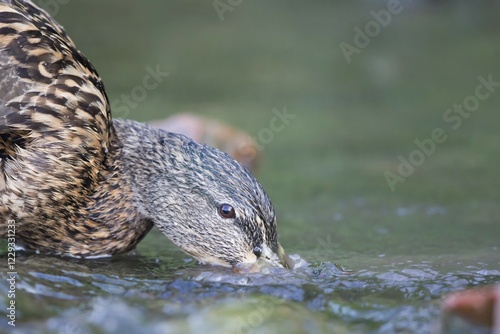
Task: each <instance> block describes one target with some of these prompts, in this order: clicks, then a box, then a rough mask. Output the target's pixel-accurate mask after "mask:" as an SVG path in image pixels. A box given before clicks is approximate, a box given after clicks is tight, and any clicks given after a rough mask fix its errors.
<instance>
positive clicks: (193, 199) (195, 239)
mask: <svg viewBox="0 0 500 334" xmlns="http://www.w3.org/2000/svg"><path fill="white" fill-rule="evenodd" d="M122 122H125V121H122ZM127 123H131V124H129V125H127V127H128V130H130V129H132V130H133V128H134V126H138V124H140V123H135V122H134V124H132V122H129V121H127ZM140 126H141V127H142V126H144V125H142V124H140ZM148 132H149V135H145V132H144V129H143V130H140V131H134V133H136V134H137V136H138V137H137V138H135V135H133V133H132V135H130V134H129V135H128V136H125V137H124V138H123V140H124V155H127V157H131V159H125V160H129V161H132V162H131V163H133V164H134V165H136V164H137V161H138V160H139V161H141V164H142V166H130V167H129V170H130V172H131V173H132V174H133V175H132V180H133V184H134V187H135V188H136V190H135V192H136V193H137V194H139V196H138V198H139V202H140V207H141V210H143V211H144V214H145V215H146V216H147V218H148V219H151V220H152V221H153V223H154V225H155V226H156V227H157V228H158V229H159V230H160V231H161V232H162V233H163V234H164V235H166V236H167V237H168V238H169V239H170V240H172V242H173V243H174V244H176V245H177V246H179V247H180V248H181V249H182V250H183V251H184V252H186V253H188V254H190V255H191V256H193V257H195V258H196V259H198V260H199V261H200V262H202V263H208V264H218V265H222V266H228V267H229V266H232V267H235V266H238V265H245V264H252V263H255V262H257V260H259V259H260V258H263V259H266V260H267V261H271V262H278V263H280V264H281V265H282V266H283V267H285V268H292V267H293V262H292V261H291V260H290V258H289V257H288V256H287V255H286V253H285V251H284V250H283V248H282V247H281V245H280V244H279V242H278V234H277V230H276V215H275V211H274V208H273V205H272V203H271V201H270V199H269V197H268V195H267V194H266V192H265V190H264V189H263V187H262V186H261V184H260V183H259V182H258V181H257V180H256V179H255V178H254V177H253V176H252V175H251V174H250V172H249V171H248V170H247V169H246V168H245V167H243V166H242V165H240V164H239V163H238V162H236V161H235V160H234V159H233V158H231V157H230V156H228V155H227V154H225V153H223V152H221V151H219V150H217V149H215V148H212V147H209V146H206V145H201V144H198V143H196V142H194V141H192V140H190V139H188V138H187V137H185V136H182V135H177V134H173V133H169V132H166V131H163V130H156V129H148ZM130 151H133V152H130ZM133 156H135V157H133ZM145 184H147V187H144V186H143V185H145Z"/></svg>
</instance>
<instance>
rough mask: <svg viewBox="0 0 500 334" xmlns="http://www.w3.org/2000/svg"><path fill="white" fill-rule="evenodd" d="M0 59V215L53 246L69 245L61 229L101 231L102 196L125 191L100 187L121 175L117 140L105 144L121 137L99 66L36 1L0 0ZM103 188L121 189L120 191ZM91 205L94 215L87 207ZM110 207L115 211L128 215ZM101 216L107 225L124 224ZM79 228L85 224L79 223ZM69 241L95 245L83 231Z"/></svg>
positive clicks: (79, 247)
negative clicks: (117, 135)
mask: <svg viewBox="0 0 500 334" xmlns="http://www.w3.org/2000/svg"><path fill="white" fill-rule="evenodd" d="M0 66H1V68H0V104H1V106H0V158H1V166H0V167H1V169H2V170H1V178H0V191H1V192H0V195H1V201H0V213H1V215H2V217H8V218H12V219H15V220H16V222H17V228H18V231H17V235H18V238H19V239H21V240H20V241H22V242H23V243H24V244H27V245H37V246H41V247H46V245H45V244H47V245H48V246H49V247H50V248H52V249H54V250H56V251H58V252H59V251H61V250H62V249H63V248H68V247H70V246H69V245H68V246H64V247H62V248H61V246H62V244H64V240H59V239H62V238H63V237H68V236H72V237H74V238H76V239H78V238H79V237H83V236H85V238H86V239H89V238H88V236H89V234H94V238H96V239H99V238H100V237H103V238H106V237H108V235H107V234H109V233H110V231H109V230H110V228H107V225H106V224H103V223H105V221H103V220H105V219H110V218H112V219H113V220H116V218H117V217H115V216H113V214H112V213H110V212H109V211H113V210H111V209H112V205H110V203H123V204H125V203H130V201H131V197H130V196H131V195H129V197H130V198H127V199H126V200H123V199H119V200H118V199H116V198H115V199H114V200H109V199H108V200H107V201H106V207H103V204H102V202H103V201H102V197H103V196H104V195H106V196H107V194H108V191H112V190H113V189H115V188H122V189H123V188H125V190H126V188H127V187H129V185H127V184H125V183H126V179H125V178H123V177H121V176H120V177H117V176H116V174H117V173H120V166H119V164H118V165H115V166H112V164H114V163H116V159H115V156H116V155H117V154H119V150H111V151H112V152H111V153H110V150H109V148H110V145H112V144H115V146H117V147H119V146H120V144H119V142H118V139H117V138H114V136H113V133H112V131H111V129H112V125H111V114H110V111H109V106H108V101H107V97H106V94H105V91H104V87H103V84H102V82H101V79H100V78H99V76H98V74H97V72H96V71H95V70H94V68H93V67H92V65H91V64H90V63H89V62H88V61H87V59H86V58H85V57H84V56H83V55H82V54H81V53H80V52H79V51H78V50H77V49H76V47H75V45H74V44H73V42H72V41H71V39H70V38H69V37H68V36H67V35H66V34H65V33H64V31H63V30H62V28H61V27H60V26H59V25H58V24H57V23H56V22H54V21H53V20H52V19H51V18H50V17H49V16H48V15H47V14H46V13H45V12H44V11H42V10H41V9H39V8H37V7H35V6H34V5H33V4H31V3H30V2H24V1H15V0H13V1H2V2H0ZM110 169H111V170H110ZM104 185H106V186H107V187H104ZM108 188H109V189H108ZM111 194H113V196H115V197H116V196H121V197H126V195H125V194H126V192H120V193H117V192H112V193H111ZM90 209H92V210H93V212H94V215H93V216H94V217H95V218H96V221H94V220H91V219H89V218H88V216H86V212H84V211H86V210H90ZM130 210H131V209H130ZM130 210H128V211H130ZM115 211H116V212H115V215H117V214H118V215H122V216H124V217H121V218H122V220H129V219H130V218H133V217H135V216H136V215H132V216H131V212H127V210H125V211H123V210H115ZM98 212H100V213H101V215H102V217H101V216H99V215H98V214H97V213H98ZM75 213H79V214H78V215H75ZM125 217H126V219H125ZM3 223H5V218H4V219H3V221H2V222H0V225H1V224H3ZM109 225H111V229H112V230H113V233H116V232H117V231H114V230H115V229H116V228H117V227H120V226H121V227H122V229H123V227H124V226H125V227H128V226H127V225H119V224H109ZM150 227H151V224H148V225H147V226H146V227H144V228H141V230H142V231H141V232H144V231H146V230H149V228H150ZM63 230H64V231H63ZM73 230H74V231H73ZM82 230H83V231H84V232H85V234H81V233H78V232H79V231H82ZM24 231H29V233H28V232H24ZM63 232H64V233H63ZM2 233H5V229H0V234H2ZM140 234H141V235H142V233H140ZM115 236H121V234H115ZM136 237H137V238H139V237H138V236H136ZM39 239H40V240H39ZM41 239H44V240H41ZM127 242H128V240H127ZM50 245H53V246H50ZM110 246H111V245H110ZM71 247H72V249H71V251H70V253H73V254H86V253H92V254H93V255H96V252H95V250H90V249H87V248H89V247H91V245H90V243H89V242H88V240H86V242H84V243H83V244H79V243H76V245H72V246H71ZM99 248H102V246H101V247H99ZM126 248H129V247H126ZM107 251H108V250H103V251H102V252H101V253H106V252H107Z"/></svg>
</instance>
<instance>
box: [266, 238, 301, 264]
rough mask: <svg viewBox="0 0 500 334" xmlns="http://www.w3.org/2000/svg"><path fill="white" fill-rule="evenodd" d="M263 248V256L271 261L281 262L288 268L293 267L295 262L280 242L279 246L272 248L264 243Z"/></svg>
mask: <svg viewBox="0 0 500 334" xmlns="http://www.w3.org/2000/svg"><path fill="white" fill-rule="evenodd" d="M262 250H263V252H262V255H261V257H262V258H264V259H267V260H270V261H273V260H274V261H275V262H279V263H280V264H281V265H282V266H283V267H285V268H287V269H293V267H294V265H295V263H294V262H293V260H292V259H291V258H290V257H289V256H288V254H287V253H286V252H285V250H284V249H283V247H282V246H281V245H280V244H279V243H277V246H274V247H272V249H271V248H270V247H268V246H267V245H262ZM276 257H277V259H276ZM276 260H278V261H276Z"/></svg>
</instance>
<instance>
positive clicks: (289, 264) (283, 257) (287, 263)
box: [277, 244, 295, 269]
mask: <svg viewBox="0 0 500 334" xmlns="http://www.w3.org/2000/svg"><path fill="white" fill-rule="evenodd" d="M277 254H278V258H279V259H280V263H281V264H282V265H283V267H285V268H288V269H293V267H294V265H295V263H294V262H293V260H292V259H291V258H290V257H289V256H288V254H287V253H286V252H285V250H284V249H283V247H281V245H280V244H278V251H277Z"/></svg>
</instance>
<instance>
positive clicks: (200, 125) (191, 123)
mask: <svg viewBox="0 0 500 334" xmlns="http://www.w3.org/2000/svg"><path fill="white" fill-rule="evenodd" d="M149 124H150V125H151V126H153V127H155V128H158V129H163V130H166V131H169V132H174V133H180V134H183V135H185V136H187V137H189V138H191V139H193V140H194V141H196V142H198V143H202V144H207V145H209V146H213V147H216V148H218V149H220V150H221V151H224V152H226V153H227V154H229V155H230V156H232V157H233V158H234V159H235V160H237V161H239V162H240V163H241V164H243V165H244V166H245V167H246V168H248V170H249V171H250V172H252V173H256V172H257V168H258V164H259V160H260V152H259V150H258V147H257V143H256V142H255V140H254V139H253V138H252V137H250V136H249V135H248V134H247V133H245V132H244V131H242V130H240V129H236V128H233V127H231V126H229V125H227V124H224V123H222V122H220V121H218V120H215V119H210V118H206V117H202V116H199V115H195V114H190V113H181V114H176V115H173V116H171V117H168V118H166V119H163V120H157V121H152V122H149Z"/></svg>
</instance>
